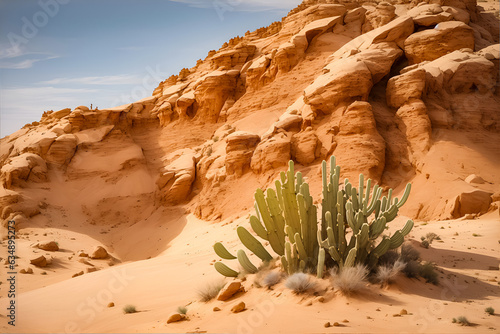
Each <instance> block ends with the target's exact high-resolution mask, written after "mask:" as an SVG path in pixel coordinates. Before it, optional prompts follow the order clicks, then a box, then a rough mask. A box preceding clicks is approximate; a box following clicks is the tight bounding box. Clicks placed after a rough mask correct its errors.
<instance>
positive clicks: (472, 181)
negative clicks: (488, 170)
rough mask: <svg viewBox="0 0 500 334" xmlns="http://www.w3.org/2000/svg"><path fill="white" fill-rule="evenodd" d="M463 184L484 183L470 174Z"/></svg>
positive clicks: (480, 178)
mask: <svg viewBox="0 0 500 334" xmlns="http://www.w3.org/2000/svg"><path fill="white" fill-rule="evenodd" d="M465 182H467V183H477V184H484V183H486V181H485V180H484V179H483V178H482V177H481V176H477V175H476V174H471V175H469V176H467V177H466V178H465Z"/></svg>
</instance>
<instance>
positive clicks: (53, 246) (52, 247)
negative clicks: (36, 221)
mask: <svg viewBox="0 0 500 334" xmlns="http://www.w3.org/2000/svg"><path fill="white" fill-rule="evenodd" d="M37 247H38V248H40V249H42V250H44V251H48V252H57V251H58V250H59V245H58V244H57V242H55V241H46V242H41V243H39V244H38V245H37Z"/></svg>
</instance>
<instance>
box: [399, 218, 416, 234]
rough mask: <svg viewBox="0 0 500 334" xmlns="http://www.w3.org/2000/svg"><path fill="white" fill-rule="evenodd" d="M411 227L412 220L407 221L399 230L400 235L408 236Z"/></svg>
mask: <svg viewBox="0 0 500 334" xmlns="http://www.w3.org/2000/svg"><path fill="white" fill-rule="evenodd" d="M413 225H414V223H413V220H411V219H409V220H408V221H407V222H406V224H405V226H404V227H403V228H402V229H401V233H402V234H403V235H404V236H406V235H408V234H409V233H410V232H411V230H412V228H413Z"/></svg>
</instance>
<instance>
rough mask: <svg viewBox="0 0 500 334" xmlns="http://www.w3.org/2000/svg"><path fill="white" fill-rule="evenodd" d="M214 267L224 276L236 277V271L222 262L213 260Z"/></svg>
mask: <svg viewBox="0 0 500 334" xmlns="http://www.w3.org/2000/svg"><path fill="white" fill-rule="evenodd" d="M214 268H215V270H217V271H218V272H219V274H221V275H223V276H226V277H237V276H238V272H237V271H234V270H233V269H231V268H229V267H228V266H226V265H225V264H224V263H222V262H215V263H214Z"/></svg>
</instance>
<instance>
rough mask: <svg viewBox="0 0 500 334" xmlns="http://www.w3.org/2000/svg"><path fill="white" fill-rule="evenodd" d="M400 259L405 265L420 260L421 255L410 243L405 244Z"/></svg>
mask: <svg viewBox="0 0 500 334" xmlns="http://www.w3.org/2000/svg"><path fill="white" fill-rule="evenodd" d="M400 259H401V260H402V261H403V262H405V263H409V262H410V261H418V259H420V253H419V252H418V251H417V250H416V249H415V248H413V246H412V245H411V244H410V243H404V244H403V246H401V255H400Z"/></svg>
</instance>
